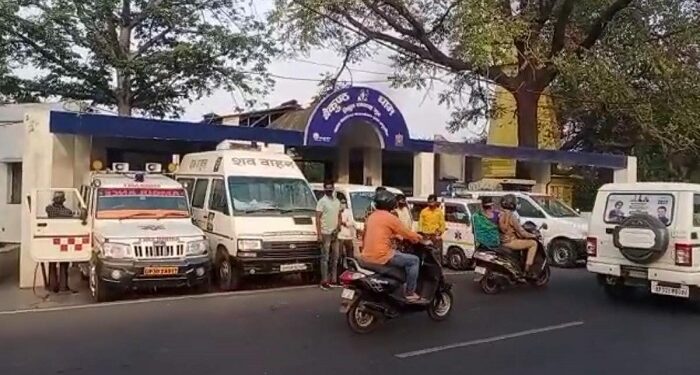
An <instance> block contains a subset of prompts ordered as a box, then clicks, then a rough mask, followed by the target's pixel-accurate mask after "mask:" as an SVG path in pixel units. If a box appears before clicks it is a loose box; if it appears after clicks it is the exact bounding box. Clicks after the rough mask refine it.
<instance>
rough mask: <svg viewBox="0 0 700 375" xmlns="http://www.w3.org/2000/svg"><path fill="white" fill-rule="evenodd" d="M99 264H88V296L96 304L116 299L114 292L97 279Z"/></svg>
mask: <svg viewBox="0 0 700 375" xmlns="http://www.w3.org/2000/svg"><path fill="white" fill-rule="evenodd" d="M98 267H99V264H97V262H95V261H91V262H90V273H89V276H88V278H89V281H90V296H91V297H92V300H93V301H95V302H97V303H102V302H109V301H113V300H115V299H116V297H117V293H116V291H115V290H114V289H113V288H112V287H110V286H109V285H108V284H107V283H106V282H104V281H103V280H102V279H101V278H100V277H99V268H98Z"/></svg>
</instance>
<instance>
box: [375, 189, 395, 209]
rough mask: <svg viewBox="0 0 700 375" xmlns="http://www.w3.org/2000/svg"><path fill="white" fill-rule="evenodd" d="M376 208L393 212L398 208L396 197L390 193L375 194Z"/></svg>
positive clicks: (384, 191) (382, 191)
mask: <svg viewBox="0 0 700 375" xmlns="http://www.w3.org/2000/svg"><path fill="white" fill-rule="evenodd" d="M374 207H375V208H376V209H378V210H384V211H391V210H393V209H394V208H396V196H395V195H394V194H392V193H390V192H389V191H386V190H380V191H378V192H376V193H375V194H374Z"/></svg>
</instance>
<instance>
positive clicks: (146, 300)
mask: <svg viewBox="0 0 700 375" xmlns="http://www.w3.org/2000/svg"><path fill="white" fill-rule="evenodd" d="M311 288H318V285H300V286H289V287H281V288H272V289H259V290H242V291H234V292H220V293H208V294H194V295H186V296H173V297H153V298H143V299H135V300H126V301H114V302H105V303H94V304H83V305H70V306H57V307H43V308H42V307H37V308H35V309H24V310H10V311H0V316H3V315H19V314H30V313H43V312H52V311H54V312H55V311H69V310H84V309H95V308H103V307H112V306H123V305H137V304H142V303H152V302H171V301H181V300H190V299H205V298H215V297H238V296H249V295H257V294H267V293H275V292H285V291H294V290H302V289H311Z"/></svg>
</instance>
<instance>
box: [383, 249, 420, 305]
mask: <svg viewBox="0 0 700 375" xmlns="http://www.w3.org/2000/svg"><path fill="white" fill-rule="evenodd" d="M387 264H388V265H390V266H393V267H400V268H403V269H404V270H406V294H413V293H415V292H416V286H417V284H418V270H419V269H420V259H418V257H417V256H415V255H413V254H406V253H401V252H398V251H397V252H395V253H394V256H393V257H392V258H391V259H389V263H387Z"/></svg>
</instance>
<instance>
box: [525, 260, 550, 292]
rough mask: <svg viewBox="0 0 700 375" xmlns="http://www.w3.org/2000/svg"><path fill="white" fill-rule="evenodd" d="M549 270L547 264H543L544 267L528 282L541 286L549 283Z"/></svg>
mask: <svg viewBox="0 0 700 375" xmlns="http://www.w3.org/2000/svg"><path fill="white" fill-rule="evenodd" d="M551 274H552V273H551V270H550V269H549V264H545V266H544V269H543V270H542V271H540V274H539V275H538V276H537V278H536V279H534V280H532V281H531V282H530V283H531V284H532V285H534V286H536V287H539V288H541V287H543V286H545V285H547V284H548V283H549V278H550V277H551Z"/></svg>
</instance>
